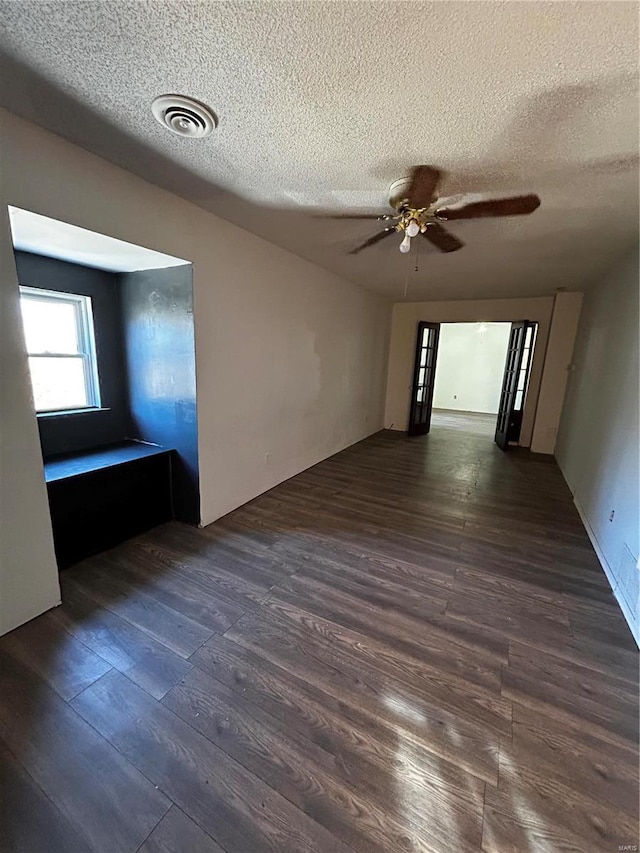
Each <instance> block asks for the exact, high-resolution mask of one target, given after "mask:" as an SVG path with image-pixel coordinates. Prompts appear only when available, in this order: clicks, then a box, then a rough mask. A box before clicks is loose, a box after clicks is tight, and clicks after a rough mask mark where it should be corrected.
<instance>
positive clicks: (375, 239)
mask: <svg viewBox="0 0 640 853" xmlns="http://www.w3.org/2000/svg"><path fill="white" fill-rule="evenodd" d="M395 233H396V229H395V227H394V228H385V229H384V231H378V233H377V234H374V235H373V237H369V239H368V240H365V241H364V243H361V244H360V245H359V246H356V247H355V249H351V251H350V252H349V254H350V255H357V254H358V252H361V251H362V250H363V249H366V248H367V247H368V246H373V244H374V243H377V242H378V241H379V240H383V239H384V238H385V237H388V236H389V235H390V234H395Z"/></svg>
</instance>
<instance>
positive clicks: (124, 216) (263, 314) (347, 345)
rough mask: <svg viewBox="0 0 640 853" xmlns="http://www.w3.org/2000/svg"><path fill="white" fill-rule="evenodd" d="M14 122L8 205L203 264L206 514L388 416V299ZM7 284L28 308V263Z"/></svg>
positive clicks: (43, 517) (7, 149) (2, 188)
mask: <svg viewBox="0 0 640 853" xmlns="http://www.w3.org/2000/svg"><path fill="white" fill-rule="evenodd" d="M0 125H1V132H2V170H3V172H2V182H1V185H0V193H1V195H0V204H1V205H2V206H3V208H4V207H6V205H13V206H16V207H20V208H23V209H25V210H31V211H34V212H36V213H41V214H44V215H45V216H50V217H53V218H54V219H61V220H63V221H65V222H70V223H71V224H74V225H78V226H80V227H83V228H88V229H91V230H94V231H98V232H100V233H103V234H107V235H110V236H113V237H116V238H119V239H121V240H126V241H128V242H131V243H136V244H138V245H141V246H145V247H148V248H151V249H155V250H157V251H160V252H165V253H167V254H171V255H174V256H176V257H180V258H185V259H187V260H189V261H191V262H192V264H193V284H194V319H195V339H196V371H197V387H198V429H199V459H200V485H201V516H202V520H203V524H208V523H210V522H212V521H214V520H215V519H216V518H219V517H220V516H222V515H224V514H225V513H227V512H229V511H230V510H232V509H234V508H235V507H237V506H239V505H240V504H242V503H244V502H246V501H248V500H250V499H251V498H253V497H255V496H256V495H258V494H260V493H261V492H263V491H265V490H266V489H269V488H271V487H272V486H274V485H276V484H277V483H279V482H281V481H282V480H284V479H286V478H287V477H290V476H292V475H294V474H296V473H298V472H299V471H301V470H303V469H305V468H307V467H309V466H310V465H313V464H315V463H316V462H318V461H320V460H321V459H323V458H325V457H327V456H329V455H330V454H332V453H335V452H337V451H339V450H341V449H343V448H344V447H347V446H348V445H350V444H352V443H354V442H356V441H358V440H360V439H362V438H364V437H365V436H367V435H369V434H370V433H373V432H375V431H376V430H378V429H380V428H381V427H382V423H383V418H382V413H383V405H384V385H385V368H386V354H387V342H388V327H389V311H390V308H389V305H388V303H387V302H386V301H384V300H383V299H381V298H380V297H377V296H374V295H373V294H370V293H368V292H366V291H364V290H362V289H361V288H359V287H356V286H355V285H353V284H351V283H350V282H347V281H345V280H344V279H341V278H339V277H337V276H335V275H333V274H331V273H328V272H326V271H324V270H322V269H320V268H319V267H316V266H315V265H313V264H311V263H309V262H307V261H304V260H302V259H301V258H298V257H297V256H295V255H292V254H290V253H289V252H286V251H285V250H283V249H280V248H277V247H276V246H273V245H271V244H270V243H267V242H266V241H264V240H262V239H260V238H258V237H255V236H254V235H252V234H249V233H248V232H246V231H243V230H242V229H241V228H238V227H236V226H235V225H232V224H230V223H228V222H226V221H224V220H222V219H219V218H217V217H216V216H214V215H212V214H210V213H207V212H205V211H203V210H202V209H200V208H198V207H196V206H195V205H193V204H190V203H188V202H186V201H184V200H182V199H180V198H178V197H177V196H174V195H172V194H171V193H168V192H166V191H164V190H161V189H159V188H158V187H155V186H153V185H151V184H149V183H147V182H146V181H143V180H142V179H140V178H138V177H136V176H134V175H132V174H131V173H129V172H126V171H125V170H123V169H120V168H118V167H116V166H113V165H112V164H110V163H107V162H106V161H104V160H102V159H100V158H99V157H96V156H94V155H92V154H89V153H88V152H86V151H83V150H82V149H80V148H77V147H76V146H74V145H71V144H70V143H68V142H66V141H64V140H63V139H61V138H60V137H57V136H54V135H53V134H50V133H48V132H46V131H44V130H42V129H40V128H38V127H36V126H35V125H32V124H30V123H29V122H26V121H23V120H22V119H19V118H18V117H16V116H14V115H12V114H11V113H7V112H6V111H3V110H1V111H0ZM6 234H7V226H6V224H5V225H4V227H3V236H4V238H5V239H6ZM1 286H2V287H3V289H6V292H7V298H8V299H9V302H10V303H11V304H12V305H13V306H14V307H13V309H12V310H15V302H16V300H17V291H16V282H15V273H14V274H13V276H9V278H4V279H3V281H2V283H1ZM10 346H11V352H12V357H13V358H15V359H18V360H19V359H20V358H22V354H21V353H22V347H21V345H20V342H18V341H13V342H12V343H11V344H10ZM26 382H27V377H26V374H21V375H20V387H21V391H20V395H18V397H17V407H18V410H19V411H18V412H17V413H16V415H15V427H16V428H19V427H21V426H24V424H25V423H27V422H28V423H29V424H30V427H29V430H28V431H27V437H25V438H24V439H23V440H24V441H25V447H24V450H23V453H24V454H25V455H26V456H28V457H29V458H30V459H37V458H38V455H39V449H38V445H37V437H36V434H35V421H34V418H33V412H32V410H31V409H30V407H29V405H28V403H27V401H26V399H27V398H26V396H25V395H26V393H27V391H26V387H27V386H26ZM3 416H4V415H3ZM8 429H9V430H10V432H11V434H13V431H14V424H13V422H10V423H9V426H8ZM29 436H30V437H29ZM16 440H17V438H16ZM29 464H35V463H31V462H30V463H29ZM35 488H37V486H36V485H34V489H35ZM16 512H17V513H18V515H19V519H20V524H19V525H17V527H16V535H15V543H14V547H15V549H16V550H17V549H19V548H20V547H21V543H22V540H23V538H24V537H25V535H26V533H27V531H30V530H33V529H35V528H42V529H44V528H46V526H47V525H48V518H47V514H46V512H44V507H43V506H42V505H41V504H37V503H35V504H34V505H33V506H32V507H31V508H28V507H26V506H25V507H23V508H22V509H21V510H19V511H18V510H16ZM44 550H47V549H44ZM50 558H51V553H50V551H49V552H48V559H49V563H50ZM40 559H41V560H42V561H44V560H45V556H44V554H43V553H41V555H40ZM25 571H26V572H27V573H28V572H32V571H33V572H35V571H36V569H35V567H27V568H26V569H25ZM11 572H13V570H11ZM8 606H9V609H13V604H12V603H10V604H9V605H8ZM30 615H35V613H31V614H30Z"/></svg>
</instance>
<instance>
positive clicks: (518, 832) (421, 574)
mask: <svg viewBox="0 0 640 853" xmlns="http://www.w3.org/2000/svg"><path fill="white" fill-rule="evenodd" d="M62 588H63V601H64V603H63V605H62V607H60V608H58V609H56V610H55V611H52V612H49V613H47V614H45V615H43V616H41V617H39V618H38V619H35V620H33V621H32V622H30V623H29V624H27V625H24V626H23V627H21V628H19V629H17V630H16V631H13V632H12V633H11V634H9V635H7V636H5V637H3V638H2V639H0V677H1V680H0V761H1V762H2V768H1V770H2V799H3V810H2V815H1V823H0V847H1V849H2V851H11V853H18V851H19V853H85V851H94V853H134V851H140V853H224V851H226V853H260V851H274V853H295V852H296V851H300V853H302V851H304V853H307V852H308V851H323V853H354V851H359V853H395V851H398V853H408V851H431V853H452V851H480V850H483V851H486V853H506V851H512V853H556V851H581V853H584V851H593V853H596V851H618V850H619V849H620V848H619V845H634V844H637V843H638V653H637V649H636V647H635V645H634V642H633V640H632V637H631V634H630V632H629V630H628V628H627V626H626V624H625V622H624V620H623V617H622V615H621V614H620V612H619V610H618V608H617V605H616V603H615V601H614V599H613V596H612V594H611V592H610V589H609V586H608V584H607V581H606V579H605V576H604V574H603V573H602V571H601V569H600V567H599V565H598V562H597V559H596V557H595V554H594V553H593V550H592V548H591V546H590V544H589V541H588V539H587V537H586V534H585V532H584V529H583V528H582V525H581V523H580V521H579V518H578V516H577V514H576V511H575V509H574V507H573V504H572V501H571V496H570V494H569V491H568V489H567V487H566V485H565V483H564V481H563V479H562V477H561V475H560V472H559V470H558V468H557V466H556V465H555V463H554V462H553V461H552V460H550V459H549V458H548V457H539V456H535V455H531V454H529V453H528V452H526V451H520V450H516V451H510V452H509V453H508V454H503V453H502V452H501V451H500V450H498V449H497V448H496V447H495V446H494V445H493V444H492V442H491V439H490V437H488V436H486V435H484V434H483V433H482V431H479V432H478V431H476V432H475V433H474V432H473V431H471V432H470V433H465V432H464V431H461V430H459V429H457V428H455V427H452V428H451V429H448V428H446V425H445V426H443V425H442V424H441V425H439V426H438V428H437V429H435V428H434V430H433V432H432V433H431V435H429V436H426V437H423V438H414V439H407V438H406V437H404V436H402V435H399V434H394V433H389V432H382V433H379V434H377V435H375V436H373V437H372V438H370V439H367V440H366V441H363V442H361V443H360V444H357V445H355V446H353V447H351V448H349V449H348V450H345V451H344V452H342V453H339V454H338V455H336V456H334V457H332V458H331V459H328V460H326V461H325V462H323V463H321V464H320V465H317V466H316V467H314V468H312V469H310V470H308V471H306V472H305V473H303V474H301V475H300V476H298V477H295V478H293V479H292V480H289V481H288V482H286V483H284V484H282V485H280V486H278V487H277V488H275V489H273V490H272V491H270V492H268V493H267V494H264V495H262V496H261V497H259V498H257V499H256V500H254V501H252V502H251V503H250V504H248V505H246V506H244V507H242V508H240V509H238V510H237V511H235V512H233V513H231V514H230V515H229V516H227V517H226V518H224V519H223V520H221V521H220V522H218V523H216V524H214V525H212V526H211V527H209V528H207V529H205V530H196V529H193V528H190V527H187V526H184V525H180V524H177V523H172V524H168V525H166V526H163V527H161V528H157V529H156V530H154V531H152V532H150V533H148V534H146V535H144V536H141V537H139V538H137V539H135V540H133V541H131V542H129V543H126V544H125V545H122V546H120V547H118V548H116V549H114V550H113V551H110V552H108V553H106V554H104V555H101V556H98V557H95V558H92V559H90V560H87V561H86V562H84V563H82V564H80V565H77V566H75V567H74V568H72V569H69V570H67V571H65V572H64V573H63V574H62ZM627 849H631V848H627Z"/></svg>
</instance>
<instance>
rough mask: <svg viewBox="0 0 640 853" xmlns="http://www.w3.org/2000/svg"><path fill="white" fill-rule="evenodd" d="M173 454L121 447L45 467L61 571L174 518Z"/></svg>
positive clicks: (137, 445)
mask: <svg viewBox="0 0 640 853" xmlns="http://www.w3.org/2000/svg"><path fill="white" fill-rule="evenodd" d="M172 455H173V450H171V449H170V448H164V447H158V446H157V445H153V444H145V443H143V442H138V441H123V442H119V443H118V444H113V445H108V446H106V447H100V448H97V449H95V450H90V451H83V452H81V453H72V454H66V455H64V456H58V457H52V458H50V459H48V460H47V461H46V462H45V464H44V473H45V480H46V483H47V491H48V493H49V506H50V509H51V522H52V525H53V537H54V542H55V547H56V555H57V558H58V565H59V566H60V568H64V567H65V566H68V565H71V564H72V563H76V562H78V561H79V560H82V559H84V558H85V557H88V556H90V555H91V554H96V553H98V552H100V551H105V550H106V549H108V548H112V547H114V546H115V545H117V544H119V543H120V542H123V541H124V540H125V539H130V538H131V537H132V536H135V535H137V534H138V533H142V532H143V531H145V530H149V529H150V528H151V527H155V526H156V525H158V524H162V523H163V522H165V521H168V520H169V519H171V518H172V517H173V508H172V499H171V461H172Z"/></svg>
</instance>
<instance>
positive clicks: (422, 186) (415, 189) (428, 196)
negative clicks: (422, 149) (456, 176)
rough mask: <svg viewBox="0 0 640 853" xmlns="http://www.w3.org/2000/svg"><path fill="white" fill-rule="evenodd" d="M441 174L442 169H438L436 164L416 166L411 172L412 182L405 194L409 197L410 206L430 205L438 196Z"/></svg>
mask: <svg viewBox="0 0 640 853" xmlns="http://www.w3.org/2000/svg"><path fill="white" fill-rule="evenodd" d="M441 176H442V172H441V171H440V169H436V168H435V167H434V166H415V167H414V169H413V170H412V172H411V183H410V184H409V188H408V189H407V191H406V193H405V194H404V195H406V197H407V198H408V199H409V206H410V207H415V208H420V207H429V205H430V204H431V202H432V201H433V200H434V199H435V198H436V197H437V189H438V184H439V182H440V178H441Z"/></svg>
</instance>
